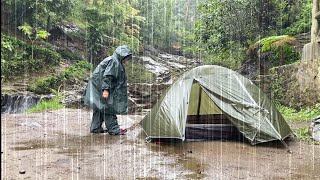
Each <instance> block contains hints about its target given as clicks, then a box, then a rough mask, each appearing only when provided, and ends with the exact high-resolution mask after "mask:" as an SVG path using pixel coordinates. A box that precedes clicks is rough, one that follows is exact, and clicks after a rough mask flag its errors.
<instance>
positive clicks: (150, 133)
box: [140, 65, 292, 145]
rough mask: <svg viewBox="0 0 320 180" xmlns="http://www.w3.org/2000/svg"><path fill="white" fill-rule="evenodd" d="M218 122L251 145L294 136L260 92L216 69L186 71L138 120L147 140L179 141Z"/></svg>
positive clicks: (244, 80) (232, 74)
mask: <svg viewBox="0 0 320 180" xmlns="http://www.w3.org/2000/svg"><path fill="white" fill-rule="evenodd" d="M217 124H220V125H221V124H229V125H231V126H232V127H234V129H236V131H238V132H239V133H241V134H242V135H243V136H244V137H245V138H246V139H247V140H249V142H250V143H251V144H252V145H254V144H257V143H263V142H268V141H273V140H280V141H281V142H283V143H284V141H283V140H284V139H285V138H286V137H288V136H289V135H290V134H292V131H291V129H290V127H289V126H288V124H287V123H286V121H285V120H284V118H283V117H282V115H281V114H280V113H279V111H278V110H277V109H276V107H275V105H274V104H273V103H272V102H271V100H269V99H268V97H267V95H266V94H264V93H263V92H262V91H261V90H260V88H258V87H257V86H256V85H255V84H253V83H252V82H251V81H250V80H249V79H247V78H245V77H244V76H242V75H240V74H239V73H237V72H235V71H232V70H230V69H227V68H224V67H220V66H215V65H205V66H200V67H196V68H194V69H192V70H190V71H188V72H186V73H184V74H183V75H182V76H181V77H179V79H177V80H176V81H175V82H174V83H173V84H172V85H171V86H170V87H169V88H168V89H167V91H166V93H165V95H163V96H162V97H161V99H160V100H159V101H158V102H157V104H156V105H155V106H154V107H153V108H152V109H151V111H150V112H149V113H148V114H147V115H146V116H145V117H144V118H143V119H142V121H141V122H140V125H141V126H142V127H143V129H144V132H145V133H146V135H147V138H148V139H153V138H157V139H158V138H174V139H181V140H183V141H184V140H185V139H186V132H187V131H188V127H193V125H200V126H202V127H210V126H211V125H213V126H214V125H217ZM198 127H199V126H198ZM199 130H200V131H203V130H204V129H201V128H200V129H199ZM284 145H286V144H285V143H284Z"/></svg>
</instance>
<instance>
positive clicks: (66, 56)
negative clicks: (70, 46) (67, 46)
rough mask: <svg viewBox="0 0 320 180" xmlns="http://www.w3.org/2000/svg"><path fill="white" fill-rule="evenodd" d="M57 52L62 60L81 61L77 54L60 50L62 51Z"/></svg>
mask: <svg viewBox="0 0 320 180" xmlns="http://www.w3.org/2000/svg"><path fill="white" fill-rule="evenodd" d="M57 52H58V53H59V54H60V55H61V57H62V58H63V59H68V60H80V59H81V57H80V56H79V55H78V54H76V53H73V52H71V51H69V50H64V49H62V50H58V51H57Z"/></svg>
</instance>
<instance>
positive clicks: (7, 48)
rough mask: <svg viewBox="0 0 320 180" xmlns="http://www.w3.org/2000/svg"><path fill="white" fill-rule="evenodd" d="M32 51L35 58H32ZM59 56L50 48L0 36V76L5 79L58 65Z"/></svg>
mask: <svg viewBox="0 0 320 180" xmlns="http://www.w3.org/2000/svg"><path fill="white" fill-rule="evenodd" d="M32 51H33V54H34V57H35V58H32V57H31V56H32ZM60 59H61V56H60V54H59V53H57V52H56V51H55V50H54V49H52V48H51V47H46V48H44V47H40V46H33V47H32V45H30V44H27V43H26V42H24V41H22V40H19V39H17V38H15V37H12V36H9V35H5V34H1V67H2V68H1V74H2V75H3V76H4V78H5V79H7V78H10V77H12V76H19V75H23V74H24V72H34V71H37V70H39V69H41V68H42V67H43V65H45V64H46V63H47V64H53V65H56V64H58V63H59V61H60Z"/></svg>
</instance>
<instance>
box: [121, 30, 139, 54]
mask: <svg viewBox="0 0 320 180" xmlns="http://www.w3.org/2000/svg"><path fill="white" fill-rule="evenodd" d="M122 44H128V47H129V48H130V49H131V50H132V51H133V52H134V53H138V52H139V46H140V41H139V39H138V38H136V37H134V36H131V35H127V34H126V33H121V34H120V38H119V42H118V43H117V45H122Z"/></svg>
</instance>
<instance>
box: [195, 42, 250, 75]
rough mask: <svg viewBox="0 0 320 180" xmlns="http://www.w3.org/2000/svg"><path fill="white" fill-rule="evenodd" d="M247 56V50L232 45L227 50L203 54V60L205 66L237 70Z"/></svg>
mask: <svg viewBox="0 0 320 180" xmlns="http://www.w3.org/2000/svg"><path fill="white" fill-rule="evenodd" d="M245 55H246V54H245V48H243V47H239V46H237V45H231V46H230V47H229V48H226V49H219V50H214V51H211V52H202V53H201V59H202V61H203V62H204V63H205V64H213V65H219V66H223V67H227V68H230V69H234V70H235V69H238V68H239V67H240V66H241V64H242V62H243V61H244V60H245Z"/></svg>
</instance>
